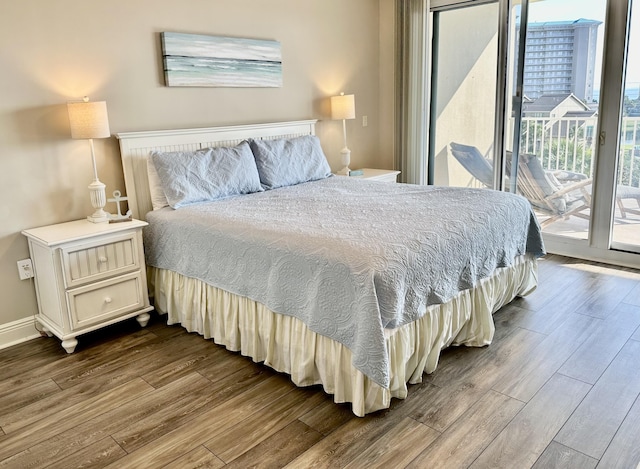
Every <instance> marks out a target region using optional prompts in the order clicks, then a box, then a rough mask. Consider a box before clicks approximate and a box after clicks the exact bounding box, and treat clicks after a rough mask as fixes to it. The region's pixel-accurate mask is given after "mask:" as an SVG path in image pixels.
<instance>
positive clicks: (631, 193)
mask: <svg viewBox="0 0 640 469" xmlns="http://www.w3.org/2000/svg"><path fill="white" fill-rule="evenodd" d="M449 146H450V149H451V154H452V155H453V156H454V157H455V158H456V159H457V160H458V161H459V162H460V164H461V165H462V166H463V167H464V168H465V169H466V170H467V171H468V172H469V173H470V174H471V175H472V176H473V177H474V178H476V179H477V180H478V181H480V182H481V183H482V184H484V185H485V186H486V187H493V164H492V162H491V161H490V160H488V159H487V158H485V157H484V156H483V155H482V153H480V150H478V149H477V148H476V147H474V146H471V145H463V144H460V143H456V142H451V143H450V145H449ZM506 166H507V171H508V172H511V168H510V166H511V159H510V158H507V161H506ZM591 183H592V180H591V178H589V177H588V176H586V175H585V174H582V173H576V172H572V171H567V170H558V171H547V170H545V169H544V168H543V166H542V163H541V162H540V159H539V158H538V157H537V156H536V155H531V154H527V153H525V154H521V155H520V157H519V160H518V191H519V192H520V194H521V195H523V196H524V197H526V198H527V199H528V200H529V202H531V205H532V206H533V207H534V208H536V209H537V210H538V211H540V212H542V213H545V214H546V215H549V218H548V219H546V220H545V221H544V222H542V223H541V225H542V226H543V227H544V226H547V225H549V224H551V223H553V222H554V221H557V220H559V219H562V218H568V217H570V216H576V217H579V218H586V219H588V218H589V217H590V214H589V212H588V210H589V208H590V207H591ZM624 200H635V202H636V204H637V205H638V209H635V208H630V207H627V206H625V204H624V203H623V201H624ZM616 204H617V206H618V208H619V210H620V214H621V216H622V218H627V214H629V213H632V214H636V215H640V189H639V188H637V187H630V186H623V185H618V186H617V188H616Z"/></svg>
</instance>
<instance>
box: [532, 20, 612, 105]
mask: <svg viewBox="0 0 640 469" xmlns="http://www.w3.org/2000/svg"><path fill="white" fill-rule="evenodd" d="M601 24H602V22H601V21H595V20H586V19H579V20H575V21H549V22H544V23H530V24H529V25H528V26H527V44H526V54H525V62H524V83H523V92H524V94H525V95H526V96H528V97H529V98H531V99H534V100H535V99H537V98H539V97H540V96H542V95H545V94H547V95H558V94H565V95H568V94H574V95H575V96H576V97H577V98H579V99H581V100H583V101H585V102H587V103H590V102H593V92H594V90H593V83H594V74H595V67H596V44H597V39H598V27H599V26H600V25H601Z"/></svg>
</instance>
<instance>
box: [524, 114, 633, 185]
mask: <svg viewBox="0 0 640 469" xmlns="http://www.w3.org/2000/svg"><path fill="white" fill-rule="evenodd" d="M597 124H598V118H597V117H562V118H541V117H526V118H523V119H522V138H521V147H520V151H521V152H523V153H531V154H535V155H537V156H538V157H539V158H540V160H541V161H542V164H543V166H544V167H545V168H546V169H548V170H567V171H573V172H577V173H582V174H585V175H587V176H589V177H593V170H594V154H595V147H596V145H597V141H598V139H597V135H596V131H597ZM622 137H623V138H622V144H621V146H620V155H619V161H618V184H619V185H623V186H631V187H640V117H625V118H623V120H622ZM600 157H606V155H600Z"/></svg>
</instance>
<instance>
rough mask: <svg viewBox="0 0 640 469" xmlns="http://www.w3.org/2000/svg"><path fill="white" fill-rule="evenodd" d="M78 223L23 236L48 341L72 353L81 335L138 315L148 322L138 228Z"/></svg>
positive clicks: (137, 223) (140, 223)
mask: <svg viewBox="0 0 640 469" xmlns="http://www.w3.org/2000/svg"><path fill="white" fill-rule="evenodd" d="M146 225H147V223H146V222H143V221H139V220H132V221H127V222H120V223H91V222H90V221H87V220H78V221H72V222H68V223H60V224H58V225H50V226H42V227H40V228H33V229H30V230H24V231H23V232H22V234H23V235H25V236H26V237H27V238H28V240H29V252H30V254H31V260H32V262H33V270H34V274H35V286H36V295H37V298H38V310H39V314H38V315H37V316H36V320H37V321H38V322H39V323H40V324H41V325H42V327H43V329H44V331H45V332H46V333H47V335H48V336H52V335H55V336H56V337H58V338H59V339H60V340H62V347H63V348H64V349H65V350H66V351H67V353H73V351H74V350H75V347H76V345H77V344H78V341H77V339H76V337H77V336H79V335H80V334H84V333H86V332H89V331H93V330H96V329H99V328H101V327H104V326H107V325H109V324H113V323H116V322H118V321H122V320H124V319H128V318H131V317H133V316H136V319H137V320H138V322H139V323H140V325H141V326H142V327H144V326H146V325H147V322H148V321H149V317H150V316H149V314H148V312H149V311H151V310H152V309H153V307H152V306H150V305H149V296H148V292H147V276H146V268H145V263H144V252H143V248H142V228H143V227H144V226H146Z"/></svg>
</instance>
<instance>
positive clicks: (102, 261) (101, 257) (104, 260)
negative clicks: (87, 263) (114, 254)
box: [98, 256, 107, 264]
mask: <svg viewBox="0 0 640 469" xmlns="http://www.w3.org/2000/svg"><path fill="white" fill-rule="evenodd" d="M98 262H100V263H101V264H104V263H105V262H107V258H106V257H104V256H100V257H99V258H98Z"/></svg>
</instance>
